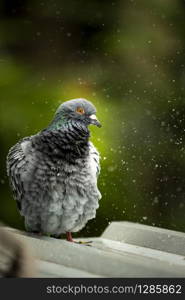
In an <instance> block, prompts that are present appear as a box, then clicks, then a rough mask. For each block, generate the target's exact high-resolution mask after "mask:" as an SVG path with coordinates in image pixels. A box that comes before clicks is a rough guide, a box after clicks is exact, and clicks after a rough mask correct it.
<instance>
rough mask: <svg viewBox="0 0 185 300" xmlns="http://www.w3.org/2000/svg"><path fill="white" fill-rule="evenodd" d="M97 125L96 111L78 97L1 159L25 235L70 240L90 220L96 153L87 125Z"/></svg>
mask: <svg viewBox="0 0 185 300" xmlns="http://www.w3.org/2000/svg"><path fill="white" fill-rule="evenodd" d="M91 124H93V125H96V126H97V127H101V123H100V122H99V120H98V119H97V117H96V108H95V106H94V105H93V104H92V103H91V102H90V101H88V100H86V99H83V98H78V99H72V100H69V101H66V102H63V103H62V104H61V105H60V106H59V108H58V109H57V111H56V113H55V116H54V119H53V120H52V121H51V123H50V124H49V125H48V127H47V128H45V129H43V130H42V131H40V132H38V133H37V134H35V135H32V136H29V137H25V138H23V139H21V140H20V141H19V142H18V143H17V144H15V145H14V146H13V147H12V148H11V149H10V150H9V152H8V155H7V174H8V177H9V181H10V187H11V189H12V192H13V196H14V198H15V200H16V202H17V206H18V209H19V211H20V214H21V215H22V216H23V217H24V221H25V228H26V230H27V231H28V232H32V233H38V234H41V235H49V236H52V237H55V238H60V237H61V235H62V234H66V238H67V241H70V242H74V240H73V238H72V232H78V231H80V230H81V229H82V228H83V227H84V226H85V225H86V223H87V222H88V221H89V220H91V219H93V218H95V216H96V210H97V208H98V207H99V200H100V199H101V193H100V191H99V189H98V186H97V180H98V176H99V174H100V155H99V152H98V151H97V149H96V148H95V146H94V145H93V143H92V142H90V141H89V139H90V131H89V125H91Z"/></svg>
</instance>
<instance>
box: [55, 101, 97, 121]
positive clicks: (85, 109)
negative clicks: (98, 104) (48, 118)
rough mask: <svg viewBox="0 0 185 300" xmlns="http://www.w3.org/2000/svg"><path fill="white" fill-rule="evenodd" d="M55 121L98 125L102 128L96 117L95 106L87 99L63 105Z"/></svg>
mask: <svg viewBox="0 0 185 300" xmlns="http://www.w3.org/2000/svg"><path fill="white" fill-rule="evenodd" d="M55 120H57V121H59V122H60V120H64V121H65V122H67V121H71V120H72V121H75V122H80V123H83V124H85V125H86V126H88V125H91V124H93V125H96V126H98V127H101V124H100V122H99V121H98V119H97V117H96V108H95V106H94V105H93V104H92V103H91V102H90V101H87V100H86V99H83V98H79V99H72V100H69V101H66V102H64V103H62V104H61V105H60V106H59V108H58V109H57V111H56V114H55Z"/></svg>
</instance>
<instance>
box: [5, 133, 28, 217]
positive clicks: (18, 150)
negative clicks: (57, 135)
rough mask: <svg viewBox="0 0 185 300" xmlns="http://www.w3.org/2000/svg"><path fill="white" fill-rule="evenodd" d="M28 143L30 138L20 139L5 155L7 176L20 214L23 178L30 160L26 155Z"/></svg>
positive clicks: (23, 190) (23, 188)
mask: <svg viewBox="0 0 185 300" xmlns="http://www.w3.org/2000/svg"><path fill="white" fill-rule="evenodd" d="M30 141H31V137H26V138H24V139H22V140H21V141H19V142H18V143H17V144H15V145H14V146H13V147H12V148H11V149H10V150H9V152H8V155H7V174H8V176H9V181H10V186H11V188H12V191H13V196H14V198H15V200H16V202H17V206H18V209H19V211H20V212H21V202H22V199H23V198H24V195H25V187H24V180H23V178H24V177H25V176H26V173H27V171H28V168H29V160H30V159H28V157H27V155H26V148H27V146H28V145H29V144H30Z"/></svg>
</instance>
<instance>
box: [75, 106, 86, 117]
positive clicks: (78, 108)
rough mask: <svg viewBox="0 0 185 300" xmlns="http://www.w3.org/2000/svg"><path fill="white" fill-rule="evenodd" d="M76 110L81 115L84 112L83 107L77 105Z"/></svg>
mask: <svg viewBox="0 0 185 300" xmlns="http://www.w3.org/2000/svg"><path fill="white" fill-rule="evenodd" d="M76 112H77V113H79V114H81V115H83V114H85V110H84V109H83V107H77V110H76Z"/></svg>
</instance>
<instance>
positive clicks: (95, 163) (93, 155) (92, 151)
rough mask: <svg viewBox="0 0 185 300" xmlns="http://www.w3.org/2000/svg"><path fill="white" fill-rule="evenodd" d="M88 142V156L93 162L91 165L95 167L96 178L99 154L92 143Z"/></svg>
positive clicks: (98, 171)
mask: <svg viewBox="0 0 185 300" xmlns="http://www.w3.org/2000/svg"><path fill="white" fill-rule="evenodd" d="M89 144H90V152H89V154H90V157H91V161H92V164H93V167H94V168H95V171H96V177H97V178H98V176H99V174H100V170H101V168H100V155H99V152H98V150H97V149H96V148H95V147H94V145H93V143H91V142H90V143H89Z"/></svg>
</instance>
